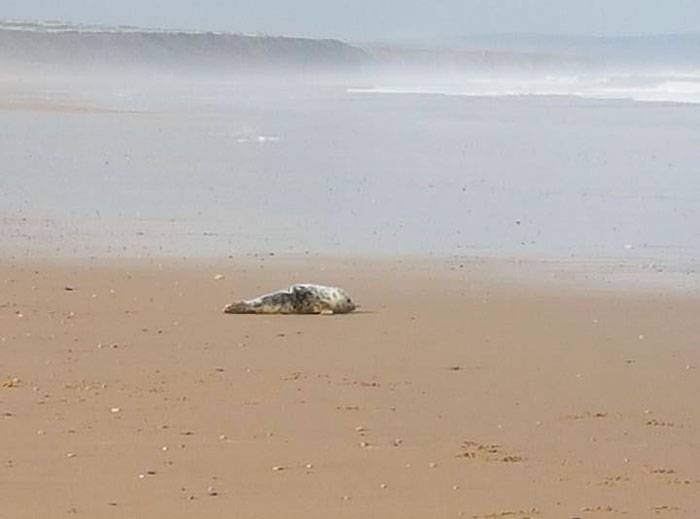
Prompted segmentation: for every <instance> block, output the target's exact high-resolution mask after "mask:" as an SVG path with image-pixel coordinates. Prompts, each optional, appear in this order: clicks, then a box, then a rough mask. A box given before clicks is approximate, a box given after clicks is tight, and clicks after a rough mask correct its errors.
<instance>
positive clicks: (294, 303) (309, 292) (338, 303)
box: [224, 285, 356, 314]
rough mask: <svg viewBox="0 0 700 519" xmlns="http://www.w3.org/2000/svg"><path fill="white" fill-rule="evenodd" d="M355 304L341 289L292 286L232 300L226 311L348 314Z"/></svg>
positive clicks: (233, 312)
mask: <svg viewBox="0 0 700 519" xmlns="http://www.w3.org/2000/svg"><path fill="white" fill-rule="evenodd" d="M355 308H356V305H355V303H354V302H353V300H352V299H351V298H350V296H349V295H348V294H347V293H346V292H345V291H344V290H343V289H341V288H337V287H325V286H322V285H292V286H291V287H289V288H288V289H287V290H280V291H278V292H273V293H271V294H266V295H264V296H260V297H257V298H255V299H250V300H248V301H239V302H235V303H231V304H230V305H227V306H226V307H225V308H224V312H225V313H227V314H347V313H349V312H352V311H353V310H355Z"/></svg>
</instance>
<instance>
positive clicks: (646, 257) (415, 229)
mask: <svg viewBox="0 0 700 519" xmlns="http://www.w3.org/2000/svg"><path fill="white" fill-rule="evenodd" d="M40 69H41V67H38V68H37V67H36V66H33V68H31V70H30V69H22V68H21V67H20V68H18V69H17V70H18V71H19V72H8V71H7V69H5V71H4V72H3V73H2V75H1V76H0V94H1V95H2V99H3V101H2V105H1V106H0V108H1V112H0V114H1V117H2V121H3V124H2V125H0V156H1V157H2V173H1V174H0V218H1V219H2V220H1V222H2V225H0V247H1V248H2V250H3V251H4V254H5V255H8V254H11V255H13V256H15V257H33V256H37V255H47V254H48V255H55V256H58V257H65V256H91V255H94V256H148V255H152V256H158V255H161V256H183V255H187V256H216V257H226V256H236V255H241V254H255V253H260V254H267V253H275V254H309V253H314V254H328V255H341V256H343V255H344V256H348V255H357V256H372V255H381V256H431V257H446V256H497V257H506V258H535V259H566V260H575V261H587V260H590V261H598V260H612V261H622V262H635V263H638V264H643V265H650V266H651V267H650V268H653V269H656V268H657V267H656V266H657V265H667V266H668V265H676V266H682V268H683V269H685V270H684V272H688V273H690V274H693V273H694V272H695V268H696V261H697V257H698V255H699V254H700V240H698V236H700V104H698V101H699V100H700V97H699V91H700V90H699V89H698V86H699V85H700V81H698V77H700V76H694V75H692V73H691V72H692V71H685V72H683V71H675V72H674V73H673V74H671V73H668V72H664V73H663V74H662V73H661V72H660V71H647V72H645V73H644V74H642V73H641V72H637V73H635V75H631V74H630V73H628V72H623V71H621V72H620V73H610V72H609V71H606V72H605V74H603V73H602V72H601V73H597V75H595V74H591V73H590V72H587V73H586V74H582V75H579V76H572V75H570V73H569V71H567V73H566V74H563V73H562V75H560V76H556V75H552V72H551V71H548V72H547V74H545V75H541V76H540V77H537V78H533V74H528V76H527V77H519V76H518V74H516V73H514V72H513V73H509V72H507V71H506V72H503V71H500V72H499V73H498V74H492V75H491V76H490V79H489V76H488V75H483V74H482V75H481V76H478V77H477V76H476V75H475V74H472V75H470V76H469V77H455V76H454V75H450V76H449V77H446V76H445V77H441V78H438V77H437V76H428V75H425V76H422V77H421V76H418V75H416V74H413V73H412V74H403V75H402V74H400V73H398V72H392V73H389V72H385V73H376V72H375V73H367V72H366V71H365V72H363V73H359V72H357V73H352V71H345V72H344V73H336V72H328V71H324V72H323V73H321V72H308V71H307V73H305V74H303V75H299V74H289V75H285V74H275V73H273V72H269V73H265V74H260V75H246V76H242V75H236V74H231V73H226V74H223V73H222V74H220V75H219V74H217V73H216V71H215V70H213V71H212V70H209V71H208V72H207V73H200V74H191V75H187V74H182V73H177V74H166V73H163V72H162V71H158V72H153V73H152V74H148V73H144V72H143V71H138V72H134V71H120V70H118V69H116V68H115V69H109V68H102V69H101V70H100V72H99V73H90V74H87V73H86V74H69V73H65V72H64V71H63V70H62V69H61V67H54V68H50V69H47V70H49V72H50V73H47V74H40V73H38V72H37V70H40ZM28 70H29V71H28Z"/></svg>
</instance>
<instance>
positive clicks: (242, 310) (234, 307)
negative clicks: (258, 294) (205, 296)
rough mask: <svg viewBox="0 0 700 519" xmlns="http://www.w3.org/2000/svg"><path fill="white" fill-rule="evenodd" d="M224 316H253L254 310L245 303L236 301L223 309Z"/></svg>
mask: <svg viewBox="0 0 700 519" xmlns="http://www.w3.org/2000/svg"><path fill="white" fill-rule="evenodd" d="M224 313H225V314H254V313H255V309H254V308H253V306H252V305H250V304H249V303H248V302H247V301H237V302H235V303H231V304H230V305H226V306H225V307H224Z"/></svg>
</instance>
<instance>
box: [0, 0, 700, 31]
mask: <svg viewBox="0 0 700 519" xmlns="http://www.w3.org/2000/svg"><path fill="white" fill-rule="evenodd" d="M0 18H6V19H7V18H12V19H40V20H45V19H58V20H69V21H76V22H84V23H103V24H127V25H139V26H149V27H174V28H183V29H211V30H230V31H236V32H265V33H270V34H295V35H307V36H334V37H341V38H345V39H350V40H367V39H378V38H381V39H404V38H405V39H408V38H426V37H429V38H432V37H439V36H445V37H452V36H459V35H466V34H474V33H492V32H544V33H576V34H640V33H671V32H697V31H700V0H432V1H430V0H343V1H341V0H246V1H243V0H199V1H197V0H160V1H156V0H0Z"/></svg>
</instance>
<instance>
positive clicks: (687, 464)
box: [0, 258, 700, 519]
mask: <svg viewBox="0 0 700 519" xmlns="http://www.w3.org/2000/svg"><path fill="white" fill-rule="evenodd" d="M319 261H320V260H319ZM468 267H469V266H468V265H467V268H466V269H459V268H456V269H453V268H449V267H448V266H447V265H446V264H442V263H439V262H435V263H433V264H430V265H426V264H418V263H415V264H410V263H407V262H404V263H391V262H389V261H386V262H382V263H377V264H374V265H372V264H369V263H361V262H358V263H353V262H344V263H341V262H335V263H333V262H325V263H324V266H323V268H321V267H320V265H319V262H318V261H315V260H314V261H311V262H309V263H308V264H304V263H303V262H291V261H284V260H282V259H277V258H270V259H268V260H267V261H265V262H259V263H254V262H252V261H249V262H248V263H245V264H241V263H237V262H234V261H231V262H230V264H220V265H212V264H206V265H204V264H201V265H195V264H193V263H180V264H177V263H169V264H167V265H161V266H159V265H156V264H155V263H153V262H145V261H144V262H142V263H128V264H126V263H122V264H120V265H119V266H117V265H109V264H107V263H104V262H103V263H102V264H99V265H98V264H97V263H94V264H91V263H90V262H86V263H83V264H78V263H75V264H73V265H51V264H39V263H36V264H33V265H29V266H28V265H25V264H21V263H19V262H15V263H13V262H11V261H8V260H6V261H4V262H3V263H2V264H1V265H0V379H1V381H2V383H3V384H2V387H0V445H1V446H2V447H1V449H0V516H2V517H7V518H13V519H22V518H32V519H33V518H40V517H41V518H44V517H63V516H71V517H73V516H76V517H86V518H102V517H105V518H108V517H128V518H137V517H139V518H179V517H183V518H184V517H188V518H192V517H207V518H213V517H227V518H228V517H236V518H253V517H258V518H271V517H280V518H282V517H284V518H293V517H298V518H302V517H303V518H324V519H325V518H330V517H357V518H366V517H378V518H379V517H381V518H392V517H396V518H399V517H400V518H427V517H460V516H462V517H471V518H477V517H478V518H501V517H503V518H514V519H515V518H518V519H522V518H525V517H530V518H540V517H542V518H548V517H552V518H574V517H580V518H588V517H591V518H593V517H610V518H612V517H620V516H624V517H630V518H632V517H635V518H636V517H669V518H697V517H700V434H699V428H700V406H699V405H698V395H700V320H699V319H698V316H699V315H700V302H699V301H698V300H696V299H692V298H691V297H689V296H687V295H685V296H683V295H673V294H663V293H662V292H661V291H659V290H656V291H649V292H646V293H642V292H637V293H634V292H621V291H618V292H612V291H603V290H599V289H598V290H587V289H586V288H585V287H579V288H577V289H576V288H566V289H564V288H561V289H558V288H557V286H556V284H549V285H546V286H545V285H536V284H521V285H516V284H512V283H510V284H508V283H500V282H497V281H495V280H493V279H488V278H485V279H476V280H475V279H471V276H469V275H465V272H467V271H468ZM217 274H222V275H224V276H225V279H218V280H217V279H215V276H216V275H217ZM296 281H313V282H321V283H333V284H338V285H341V286H344V287H346V288H348V289H349V290H350V291H351V293H352V294H353V296H354V297H355V299H357V300H358V301H359V302H360V303H361V304H362V305H363V306H362V309H361V310H362V311H361V312H359V313H356V314H351V315H347V316H333V317H315V316H310V317H307V316H229V315H224V314H223V313H221V308H222V307H223V306H224V304H225V303H227V302H229V301H230V300H232V299H233V298H235V297H245V296H252V295H256V294H257V293H259V292H261V291H265V290H269V289H276V288H281V287H284V286H287V285H289V284H290V283H291V282H296Z"/></svg>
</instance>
